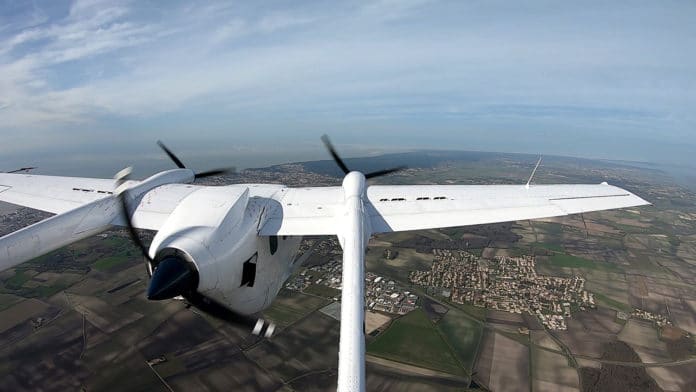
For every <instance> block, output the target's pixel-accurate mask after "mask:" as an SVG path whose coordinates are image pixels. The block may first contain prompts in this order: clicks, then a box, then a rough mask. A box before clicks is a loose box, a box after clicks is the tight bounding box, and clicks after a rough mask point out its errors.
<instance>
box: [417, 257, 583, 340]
mask: <svg viewBox="0 0 696 392" xmlns="http://www.w3.org/2000/svg"><path fill="white" fill-rule="evenodd" d="M433 253H434V256H435V260H434V261H433V264H432V267H431V269H430V271H414V272H412V273H411V274H410V280H411V282H413V283H415V284H418V285H421V286H425V287H427V288H428V290H429V291H430V292H433V293H434V294H440V295H442V296H444V297H447V298H449V299H450V300H451V301H453V302H458V303H470V304H473V305H475V306H480V307H485V308H489V309H497V310H503V311H506V312H511V313H528V314H531V315H536V316H537V317H538V318H539V320H540V321H541V323H542V324H544V325H545V326H546V327H547V328H549V329H554V330H564V329H566V328H567V326H566V322H565V319H566V318H568V317H571V312H572V311H573V310H574V309H580V310H584V309H586V308H594V307H595V300H594V296H593V295H592V293H589V292H587V291H586V290H585V279H583V278H582V277H579V276H573V277H570V278H565V277H556V276H546V275H538V274H537V273H536V268H535V267H536V262H535V259H534V257H533V256H521V257H496V258H494V259H493V260H485V259H482V258H480V257H477V256H475V255H473V254H471V253H468V252H465V251H457V250H448V249H434V250H433Z"/></svg>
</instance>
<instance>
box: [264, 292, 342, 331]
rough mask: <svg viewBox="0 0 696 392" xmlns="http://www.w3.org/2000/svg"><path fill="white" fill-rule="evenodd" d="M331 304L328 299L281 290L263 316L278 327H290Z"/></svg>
mask: <svg viewBox="0 0 696 392" xmlns="http://www.w3.org/2000/svg"><path fill="white" fill-rule="evenodd" d="M329 302H330V301H329V300H327V299H323V298H319V297H315V296H311V295H307V294H302V293H298V292H294V291H289V290H281V292H280V293H279V294H278V297H276V299H275V301H273V304H271V306H270V307H269V308H268V309H266V310H264V311H263V314H264V316H265V317H267V318H269V319H271V320H273V321H274V322H275V323H277V324H278V325H281V326H288V325H290V324H292V323H294V322H296V321H298V320H299V319H301V318H302V317H304V316H306V315H308V314H309V313H311V312H313V311H315V310H317V309H319V308H321V307H323V306H325V305H326V304H328V303H329Z"/></svg>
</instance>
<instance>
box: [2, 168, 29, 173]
mask: <svg viewBox="0 0 696 392" xmlns="http://www.w3.org/2000/svg"><path fill="white" fill-rule="evenodd" d="M34 169H36V167H20V168H19V169H17V170H11V171H8V172H6V173H20V172H27V171H29V170H34Z"/></svg>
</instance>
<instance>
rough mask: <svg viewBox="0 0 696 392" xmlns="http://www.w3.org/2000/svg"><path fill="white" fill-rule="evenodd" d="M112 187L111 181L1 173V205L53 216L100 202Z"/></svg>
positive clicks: (110, 191) (112, 181)
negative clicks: (37, 211) (14, 205)
mask: <svg viewBox="0 0 696 392" xmlns="http://www.w3.org/2000/svg"><path fill="white" fill-rule="evenodd" d="M114 187H115V181H114V180H105V179H97V178H78V177H54V176H38V175H33V174H6V173H0V201H5V202H8V203H12V204H17V205H20V206H24V207H30V208H34V209H37V210H41V211H46V212H51V213H54V214H61V213H63V212H67V211H70V210H73V209H75V208H77V207H80V206H81V205H84V204H87V203H90V202H93V201H95V200H97V199H101V198H103V197H105V196H107V195H109V194H111V193H112V192H113V191H114Z"/></svg>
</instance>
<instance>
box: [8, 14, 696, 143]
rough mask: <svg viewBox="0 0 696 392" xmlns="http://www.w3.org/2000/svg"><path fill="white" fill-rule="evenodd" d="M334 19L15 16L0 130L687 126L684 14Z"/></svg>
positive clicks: (689, 75)
mask: <svg viewBox="0 0 696 392" xmlns="http://www.w3.org/2000/svg"><path fill="white" fill-rule="evenodd" d="M336 7H340V8H333V9H332V8H328V7H327V6H326V5H325V4H315V3H310V4H304V3H297V4H293V7H292V8H287V9H285V8H282V7H269V8H268V9H266V8H263V7H255V6H254V5H253V4H249V3H247V4H244V3H230V2H221V3H208V2H204V3H203V4H199V3H196V2H194V3H185V4H183V5H168V6H167V7H166V8H152V7H150V6H148V5H144V4H142V3H139V2H123V3H113V2H101V1H78V2H75V3H73V4H71V6H70V7H69V12H68V13H67V15H65V16H63V17H59V18H52V19H48V20H45V17H44V18H43V19H42V18H41V17H40V16H38V17H37V16H35V17H27V18H26V21H25V22H24V23H22V24H21V25H23V26H27V27H25V28H24V29H20V30H8V29H4V30H3V29H0V48H2V49H0V105H2V109H1V110H2V111H1V112H0V116H1V117H2V118H1V122H0V132H10V131H14V130H17V129H23V130H29V132H33V133H34V134H35V135H48V134H50V133H51V132H56V131H55V130H56V129H70V131H71V132H78V130H83V132H84V134H85V135H86V137H89V132H87V131H86V130H87V129H90V127H94V128H99V129H115V128H118V127H117V126H115V125H113V124H114V123H117V122H118V121H117V120H123V121H127V122H129V124H133V123H135V124H144V123H147V122H148V121H157V122H158V124H159V126H160V127H162V128H174V127H176V126H178V125H179V124H177V123H174V122H172V123H168V122H167V121H168V120H167V119H166V115H167V114H172V115H176V114H178V113H189V114H190V115H191V116H198V115H200V116H209V115H211V116H212V117H218V118H221V119H224V120H218V121H220V122H224V121H230V122H232V123H231V124H230V128H238V127H237V126H235V125H239V124H242V122H241V121H242V120H239V118H240V117H245V118H247V119H254V120H259V121H260V122H265V123H266V124H267V125H266V127H268V128H272V127H273V126H275V127H276V128H279V129H282V128H284V127H286V126H290V125H289V124H288V121H295V122H296V123H295V125H294V126H295V127H297V128H301V127H302V126H305V125H307V124H310V125H307V126H311V124H325V123H331V122H335V123H350V122H351V121H354V122H359V123H360V124H366V125H365V126H375V127H378V126H383V125H384V124H386V123H391V124H392V126H391V127H392V129H399V128H400V127H411V126H413V125H412V124H413V119H414V116H416V115H417V116H418V117H419V118H423V119H426V118H433V119H435V120H437V121H444V120H442V119H447V121H450V122H451V123H452V124H459V127H461V128H467V127H468V128H475V127H489V128H495V127H508V126H509V124H510V123H511V121H512V120H511V119H514V120H515V122H516V123H517V124H519V127H520V128H521V129H524V128H533V127H539V126H541V127H546V128H554V127H556V128H559V129H560V130H561V131H562V129H563V127H564V126H565V125H568V129H577V127H578V124H591V125H592V123H593V121H595V122H596V126H597V128H598V129H600V128H601V129H609V130H611V129H614V130H615V132H623V133H624V134H628V133H629V132H630V129H631V127H632V126H633V125H632V124H634V123H636V122H640V124H639V125H640V126H639V127H636V128H637V130H636V131H635V132H636V133H640V132H642V131H641V129H643V128H650V127H652V129H655V128H659V127H664V129H667V130H669V131H670V132H672V133H674V134H679V133H680V132H681V133H682V134H686V133H688V131H690V130H691V129H692V128H693V126H694V125H695V124H696V121H695V119H696V117H695V116H694V114H693V113H692V110H691V108H692V107H693V106H694V104H695V103H696V98H695V97H694V91H696V88H695V87H696V78H695V77H694V73H693V72H692V71H691V70H692V69H694V67H695V66H696V58H695V56H694V55H693V53H691V51H690V45H689V37H694V36H696V33H695V27H694V25H693V24H691V23H690V22H688V20H689V19H688V18H687V17H686V16H687V15H689V14H690V13H691V12H692V11H693V7H691V6H684V7H685V9H683V10H681V11H679V10H673V11H669V10H664V9H663V7H657V6H654V5H650V4H649V3H645V4H643V5H641V6H640V7H635V8H633V9H631V10H627V9H625V7H620V6H615V5H605V6H602V7H599V6H598V7H597V9H596V10H587V9H584V8H587V7H584V8H583V7H578V6H575V5H572V4H569V5H566V6H565V7H564V8H563V7H561V8H558V9H547V8H544V7H541V6H540V5H538V4H537V5H536V6H533V7H532V8H533V9H524V7H522V6H520V7H518V8H517V9H515V10H512V9H510V5H509V4H507V3H495V2H492V3H483V4H482V3H476V2H472V3H463V2H444V3H442V2H434V1H433V2H430V1H428V2H426V1H418V0H414V1H377V2H356V3H350V4H347V5H346V4H345V3H344V4H339V5H336ZM675 8H677V7H675ZM513 11H515V12H513ZM629 11H630V12H629ZM40 14H41V13H40V12H37V13H36V15H40ZM44 15H45V14H44ZM41 20H45V23H41V24H38V25H37V24H36V23H34V22H35V21H41ZM32 21H34V22H32ZM523 105H524V107H525V108H526V107H528V108H530V110H526V109H525V110H523ZM503 107H505V108H507V109H506V111H504V112H501V109H500V108H503ZM553 107H555V108H557V110H550V109H549V108H553ZM534 108H541V109H540V110H534ZM544 108H545V109H544ZM201 113H204V114H201ZM230 113H234V115H231V114H230ZM632 113H635V114H637V115H638V114H641V113H643V114H646V115H647V117H640V116H637V117H636V118H633V119H632V118H631V116H632ZM569 114H571V115H569ZM438 116H439V117H438ZM638 117H640V118H638ZM104 118H108V119H109V123H106V122H105V121H106V120H104ZM571 118H572V119H571ZM455 119H457V120H456V121H455ZM172 121H174V120H172ZM191 121H192V122H195V119H192V120H191ZM200 121H201V122H205V121H209V120H208V118H207V117H205V118H200ZM234 121H239V122H238V123H237V124H235V123H234ZM371 121H372V123H371ZM437 121H433V124H435V123H436V122H437ZM570 121H573V122H574V123H572V124H571V123H570ZM244 124H245V125H246V124H250V121H249V122H247V123H244ZM270 124H274V125H270ZM371 124H372V125H371ZM432 126H433V127H435V126H436V125H432ZM453 128H456V127H455V126H451V127H450V128H447V129H453ZM443 129H445V128H443ZM687 129H688V131H687ZM443 132H444V131H443ZM37 139H39V138H37ZM693 139H694V138H693V137H691V138H690V139H689V142H691V143H694V144H696V141H695V140H693ZM0 152H2V147H0Z"/></svg>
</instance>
